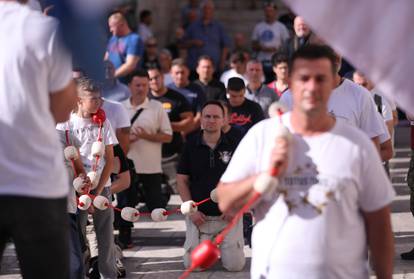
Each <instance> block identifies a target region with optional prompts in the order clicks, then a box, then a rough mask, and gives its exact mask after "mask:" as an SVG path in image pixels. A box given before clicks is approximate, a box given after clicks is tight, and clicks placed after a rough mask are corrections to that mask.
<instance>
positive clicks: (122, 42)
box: [105, 11, 144, 83]
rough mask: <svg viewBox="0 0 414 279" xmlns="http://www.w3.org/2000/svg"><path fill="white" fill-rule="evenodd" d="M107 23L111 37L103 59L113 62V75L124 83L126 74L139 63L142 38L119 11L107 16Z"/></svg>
mask: <svg viewBox="0 0 414 279" xmlns="http://www.w3.org/2000/svg"><path fill="white" fill-rule="evenodd" d="M108 25H109V30H110V31H111V33H112V37H111V38H110V39H109V42H108V46H107V49H106V54H105V60H107V59H109V61H111V62H112V64H114V66H115V69H116V70H115V77H116V78H119V80H120V81H121V82H123V83H126V76H128V75H129V74H130V73H132V72H133V71H134V70H135V69H136V68H137V67H138V65H139V63H140V59H141V58H142V55H143V53H144V45H143V42H142V39H141V38H140V37H139V36H138V35H137V34H136V33H133V32H132V30H131V28H130V27H129V26H128V22H127V21H126V18H125V16H124V15H123V14H122V13H121V12H119V11H117V12H114V13H112V14H111V15H110V16H109V18H108Z"/></svg>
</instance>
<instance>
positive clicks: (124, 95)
mask: <svg viewBox="0 0 414 279" xmlns="http://www.w3.org/2000/svg"><path fill="white" fill-rule="evenodd" d="M104 66H105V81H104V84H103V86H102V97H104V98H106V99H108V100H112V101H117V102H122V101H124V100H126V99H128V98H129V96H130V95H131V92H129V89H128V86H126V85H125V84H123V83H121V82H120V81H119V80H118V79H117V78H116V77H115V67H114V64H112V62H111V61H109V60H106V61H104Z"/></svg>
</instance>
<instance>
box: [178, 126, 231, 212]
mask: <svg viewBox="0 0 414 279" xmlns="http://www.w3.org/2000/svg"><path fill="white" fill-rule="evenodd" d="M202 135H203V132H202V131H200V132H199V133H198V134H197V135H194V136H193V137H191V138H190V139H189V140H188V141H187V142H186V143H185V144H184V150H183V153H182V155H181V158H180V162H179V163H178V170H177V173H179V174H183V175H188V176H189V188H190V189H189V190H190V193H191V198H192V200H193V201H195V202H199V201H201V200H204V199H206V198H208V197H210V192H211V191H212V190H213V189H215V188H216V186H217V184H218V182H219V181H220V178H221V176H222V175H223V173H224V171H225V170H226V168H227V165H228V164H229V162H230V159H231V157H232V155H233V153H234V150H235V149H236V147H237V144H238V142H237V141H232V140H230V139H229V138H227V136H226V135H224V134H222V135H221V137H220V139H219V142H218V144H217V145H216V147H215V148H214V149H211V148H210V147H209V146H208V145H207V144H206V143H205V142H204V140H203V137H202ZM198 209H199V210H200V211H201V212H202V213H204V214H206V215H208V216H220V215H221V214H222V213H221V212H220V210H219V208H218V206H217V204H216V203H214V202H212V201H208V202H206V203H204V204H202V205H200V206H199V208H198Z"/></svg>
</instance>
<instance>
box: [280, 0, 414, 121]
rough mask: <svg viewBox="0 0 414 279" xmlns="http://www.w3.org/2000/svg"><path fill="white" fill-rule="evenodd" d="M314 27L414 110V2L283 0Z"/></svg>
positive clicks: (387, 92)
mask: <svg viewBox="0 0 414 279" xmlns="http://www.w3.org/2000/svg"><path fill="white" fill-rule="evenodd" d="M284 1H285V3H286V4H287V5H288V6H290V7H291V9H292V11H294V12H295V13H296V14H298V15H300V16H302V17H303V18H304V19H305V21H306V22H307V23H308V24H309V26H310V27H311V28H312V30H313V31H314V32H315V33H316V34H317V35H318V36H320V37H321V38H322V39H324V40H325V41H326V42H327V43H328V44H329V45H330V46H332V47H333V48H334V49H335V50H336V51H337V52H338V53H339V54H341V55H343V57H345V58H346V59H347V60H348V61H349V62H351V63H352V64H353V65H354V66H355V67H356V68H357V69H359V70H361V71H362V72H364V73H365V74H366V75H367V76H368V77H369V78H370V79H371V80H372V81H373V82H374V83H375V84H376V86H378V87H379V88H380V89H381V91H382V92H384V94H385V95H386V96H387V97H389V98H390V99H392V100H394V101H395V102H396V103H397V104H398V105H399V106H400V107H401V108H403V109H404V110H405V111H407V112H410V113H414V32H413V29H414V1H413V0H363V1H355V0H354V1H349V0H312V1H309V0H284Z"/></svg>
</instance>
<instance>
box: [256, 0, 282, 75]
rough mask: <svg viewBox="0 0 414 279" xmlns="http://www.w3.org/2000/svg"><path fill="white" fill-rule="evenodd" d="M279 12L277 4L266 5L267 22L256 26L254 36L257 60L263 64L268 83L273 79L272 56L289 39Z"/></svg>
mask: <svg viewBox="0 0 414 279" xmlns="http://www.w3.org/2000/svg"><path fill="white" fill-rule="evenodd" d="M277 10H278V8H277V6H276V5H275V4H273V3H266V4H265V7H264V14H265V20H264V21H262V22H259V23H258V24H256V26H255V27H254V30H253V34H252V42H253V50H254V51H256V52H257V56H256V58H257V59H258V60H259V61H261V62H262V63H263V68H264V70H265V75H266V82H270V80H271V77H272V64H271V62H270V59H271V58H272V55H273V54H274V53H275V52H277V51H279V50H280V49H281V48H282V46H283V44H284V43H285V42H286V40H287V39H289V31H288V30H287V28H286V27H285V25H283V23H281V22H279V21H278V20H277Z"/></svg>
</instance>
